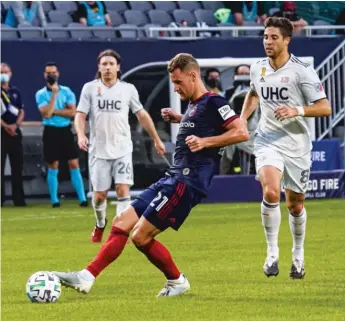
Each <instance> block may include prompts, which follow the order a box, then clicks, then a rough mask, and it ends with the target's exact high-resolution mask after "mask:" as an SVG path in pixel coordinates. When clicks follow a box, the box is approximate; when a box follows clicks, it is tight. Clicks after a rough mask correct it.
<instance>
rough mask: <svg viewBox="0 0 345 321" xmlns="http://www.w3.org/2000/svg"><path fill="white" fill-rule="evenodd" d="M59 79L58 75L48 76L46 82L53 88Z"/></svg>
mask: <svg viewBox="0 0 345 321" xmlns="http://www.w3.org/2000/svg"><path fill="white" fill-rule="evenodd" d="M58 79H59V77H58V76H56V75H48V76H47V78H46V81H47V83H48V84H49V85H51V86H52V85H54V84H55V83H56V82H57V80H58Z"/></svg>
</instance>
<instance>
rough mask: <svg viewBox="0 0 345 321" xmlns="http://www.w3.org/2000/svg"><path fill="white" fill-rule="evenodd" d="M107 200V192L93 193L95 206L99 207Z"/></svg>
mask: <svg viewBox="0 0 345 321" xmlns="http://www.w3.org/2000/svg"><path fill="white" fill-rule="evenodd" d="M106 199H107V192H94V194H93V200H94V202H95V204H96V205H100V204H101V203H103V202H104V201H105V200H106Z"/></svg>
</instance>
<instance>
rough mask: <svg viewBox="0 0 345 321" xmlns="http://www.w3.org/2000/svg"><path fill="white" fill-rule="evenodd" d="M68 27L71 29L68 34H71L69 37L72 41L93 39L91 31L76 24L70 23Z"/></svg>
mask: <svg viewBox="0 0 345 321" xmlns="http://www.w3.org/2000/svg"><path fill="white" fill-rule="evenodd" d="M68 27H70V28H71V30H70V33H71V37H72V38H74V39H79V40H81V39H90V38H92V37H93V33H92V32H91V30H90V29H89V28H88V27H87V26H85V25H83V24H81V23H78V22H72V23H70V24H69V25H68ZM72 28H83V29H84V30H73V29H72Z"/></svg>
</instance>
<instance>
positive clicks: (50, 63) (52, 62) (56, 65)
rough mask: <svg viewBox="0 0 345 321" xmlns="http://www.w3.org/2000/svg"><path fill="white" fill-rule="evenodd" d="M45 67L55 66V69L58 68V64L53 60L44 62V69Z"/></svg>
mask: <svg viewBox="0 0 345 321" xmlns="http://www.w3.org/2000/svg"><path fill="white" fill-rule="evenodd" d="M46 67H56V69H59V67H58V64H57V63H56V62H54V61H49V62H46V64H45V66H44V69H46Z"/></svg>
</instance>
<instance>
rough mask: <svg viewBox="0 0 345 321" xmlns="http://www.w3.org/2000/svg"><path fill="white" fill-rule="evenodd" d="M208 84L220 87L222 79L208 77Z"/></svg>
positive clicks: (211, 86)
mask: <svg viewBox="0 0 345 321" xmlns="http://www.w3.org/2000/svg"><path fill="white" fill-rule="evenodd" d="M206 85H207V86H208V87H210V88H218V89H220V87H221V86H220V81H219V80H218V79H216V78H208V79H207V80H206Z"/></svg>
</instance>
